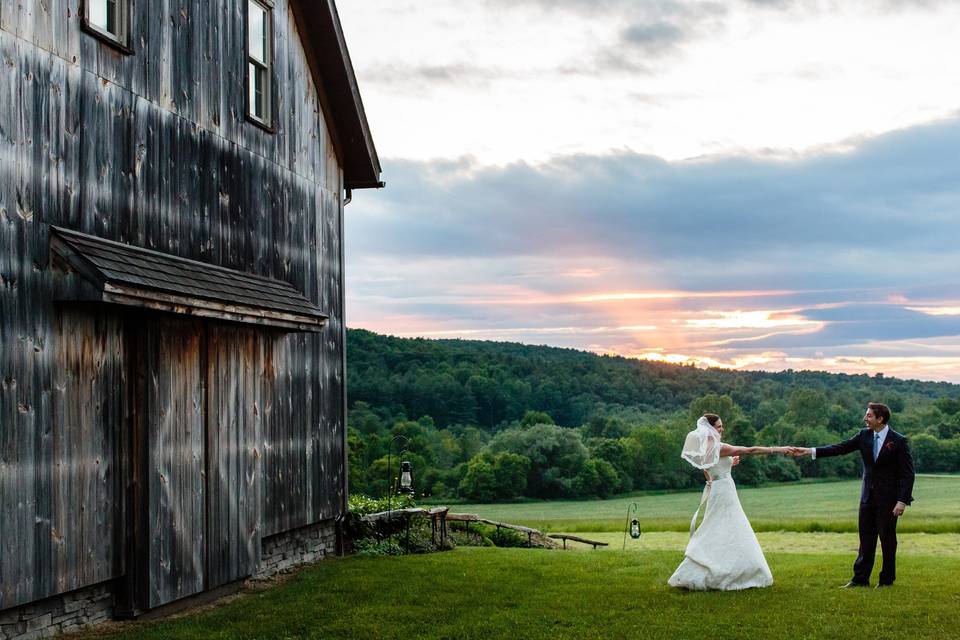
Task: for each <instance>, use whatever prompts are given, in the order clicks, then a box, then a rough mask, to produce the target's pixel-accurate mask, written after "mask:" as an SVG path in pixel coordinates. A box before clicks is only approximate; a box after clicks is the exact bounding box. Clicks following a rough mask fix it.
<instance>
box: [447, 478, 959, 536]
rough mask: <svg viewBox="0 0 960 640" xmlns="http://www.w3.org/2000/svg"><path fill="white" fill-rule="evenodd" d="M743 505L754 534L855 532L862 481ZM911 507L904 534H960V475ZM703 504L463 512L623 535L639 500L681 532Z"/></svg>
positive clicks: (619, 501) (774, 493) (940, 481)
mask: <svg viewBox="0 0 960 640" xmlns="http://www.w3.org/2000/svg"><path fill="white" fill-rule="evenodd" d="M739 493H740V501H741V503H742V504H743V509H744V511H746V513H747V517H748V518H749V519H750V522H751V523H752V524H753V526H754V529H755V530H757V531H780V530H786V531H846V532H852V531H856V530H857V503H858V499H859V496H860V481H859V480H847V481H840V482H821V483H812V484H785V485H778V486H771V487H760V488H753V487H747V488H740V489H739ZM913 495H914V498H915V499H916V500H915V502H914V504H913V506H911V507H910V508H909V509H908V510H907V514H906V515H905V516H904V517H903V519H901V521H900V525H899V527H900V529H899V530H900V531H903V532H910V531H914V532H928V533H947V532H950V533H960V476H920V477H918V478H917V481H916V485H915V488H914V493H913ZM699 501H700V493H699V492H686V493H666V494H659V495H641V496H637V497H632V498H614V499H611V500H594V501H556V502H526V503H518V504H465V505H457V506H455V507H453V510H454V511H456V512H461V513H477V514H480V515H481V516H483V517H486V518H490V519H493V520H500V521H503V522H512V523H515V524H524V525H527V526H532V527H536V528H538V529H541V530H544V531H568V532H576V531H580V532H586V531H610V532H613V531H622V530H623V523H624V521H625V516H626V511H627V506H628V505H629V504H630V503H632V502H636V503H637V504H638V506H639V517H640V522H641V524H642V526H643V528H644V529H645V530H649V531H657V530H659V531H683V530H686V529H688V528H689V526H690V517H691V516H692V515H693V512H694V511H695V510H696V508H697V504H698V503H699Z"/></svg>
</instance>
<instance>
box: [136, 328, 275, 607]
mask: <svg viewBox="0 0 960 640" xmlns="http://www.w3.org/2000/svg"><path fill="white" fill-rule="evenodd" d="M136 333H137V336H138V337H137V339H136V344H137V352H138V353H139V357H138V362H137V363H136V364H135V365H134V366H135V368H136V371H137V377H136V379H137V384H136V386H135V390H134V407H135V413H134V417H133V424H134V436H133V437H134V442H133V449H134V451H135V452H136V453H135V460H136V461H137V462H135V463H134V465H133V471H134V489H133V503H132V509H131V515H132V526H131V529H132V545H131V546H132V553H133V558H132V562H131V567H132V570H131V581H132V582H133V584H132V590H133V592H134V594H135V595H134V599H135V602H134V603H133V609H131V611H136V610H141V611H142V610H146V609H151V608H153V607H157V606H160V605H163V604H167V603H169V602H173V601H174V600H179V599H180V598H184V597H187V596H191V595H194V594H196V593H199V592H201V591H204V590H206V589H211V588H213V587H217V586H219V585H222V584H226V583H228V582H232V581H234V580H237V579H240V578H243V577H245V576H248V575H250V574H251V573H252V572H253V571H254V569H255V568H256V566H257V564H258V563H259V561H260V479H259V461H260V451H259V440H260V426H259V407H258V404H259V403H258V393H259V388H260V385H259V384H258V382H257V380H258V378H259V376H258V371H257V366H258V362H260V360H261V359H260V358H259V346H258V345H259V344H260V341H259V340H258V336H257V333H256V332H255V331H253V330H250V329H245V328H239V327H233V326H226V325H224V326H217V325H213V324H210V323H207V322H202V321H197V320H182V319H176V318H173V317H170V318H166V317H161V318H151V319H149V320H147V321H145V322H143V323H142V325H141V326H139V327H138V329H137V332H136Z"/></svg>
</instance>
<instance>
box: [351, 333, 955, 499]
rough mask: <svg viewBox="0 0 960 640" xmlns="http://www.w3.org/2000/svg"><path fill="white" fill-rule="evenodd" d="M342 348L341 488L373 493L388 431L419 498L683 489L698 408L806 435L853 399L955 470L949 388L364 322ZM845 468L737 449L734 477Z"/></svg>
mask: <svg viewBox="0 0 960 640" xmlns="http://www.w3.org/2000/svg"><path fill="white" fill-rule="evenodd" d="M347 348H348V394H349V402H350V410H349V413H348V449H349V457H350V458H349V465H350V490H351V493H367V494H371V495H382V494H383V493H384V492H385V490H386V483H387V463H388V460H387V453H388V451H387V449H388V446H389V443H390V442H391V440H392V439H394V437H395V436H404V438H405V439H406V440H405V441H406V442H408V443H409V444H408V445H407V451H406V452H405V453H404V454H403V458H404V459H406V460H408V461H410V462H411V464H412V465H413V468H414V477H415V482H414V485H415V490H416V491H417V493H418V495H423V496H428V497H436V498H444V499H455V498H459V499H465V500H476V501H483V502H486V501H497V500H510V499H516V498H521V497H528V498H542V499H557V498H594V497H601V498H603V497H609V496H612V495H617V494H620V493H625V492H629V491H634V490H640V489H682V488H685V487H695V486H699V485H700V484H702V476H700V475H698V474H697V473H695V472H694V470H693V469H691V468H690V467H689V466H687V465H685V464H682V463H681V461H680V459H679V451H680V447H681V445H682V443H683V438H684V436H685V435H686V433H687V432H688V431H689V430H690V429H691V428H692V426H693V424H694V422H695V421H696V418H697V417H699V416H700V415H702V414H703V413H705V412H713V413H717V414H719V415H721V416H722V417H723V419H724V425H725V426H726V434H725V436H724V438H725V440H727V441H729V442H733V443H736V444H741V445H753V444H761V445H773V444H796V445H801V446H815V445H820V444H829V443H832V442H836V441H838V440H839V439H841V438H844V437H849V436H850V435H852V434H853V433H854V432H855V431H856V430H857V429H858V428H860V426H861V418H862V415H863V412H864V407H865V405H866V403H867V402H868V401H880V402H885V403H886V404H888V405H889V406H890V407H891V409H892V411H893V414H894V416H893V420H892V421H891V426H892V427H893V428H894V429H896V430H897V431H900V432H901V433H904V434H906V435H907V436H908V437H909V438H910V441H911V445H912V447H913V451H914V458H915V461H916V464H917V469H918V471H921V472H954V471H958V470H960V385H953V384H948V383H933V382H922V381H917V380H899V379H893V378H885V377H884V376H882V375H877V376H865V375H845V374H829V373H823V372H807V371H804V372H797V371H786V372H780V373H764V372H741V371H728V370H721V369H698V368H695V367H690V366H679V365H670V364H665V363H656V362H646V361H639V360H635V359H628V358H621V357H616V356H598V355H595V354H591V353H587V352H582V351H576V350H572V349H559V348H554V347H543V346H528V345H520V344H514V343H498V342H485V341H466V340H426V339H403V338H395V337H390V336H383V335H378V334H375V333H372V332H369V331H364V330H349V331H348V333H347ZM402 442H404V440H403V439H398V440H397V441H396V443H397V444H399V443H402ZM398 453H399V452H397V451H396V448H394V451H393V454H394V456H397V454H398ZM398 459H399V458H397V457H395V458H394V460H395V462H394V463H393V469H394V470H396V469H397V462H396V460H398ZM859 472H860V462H859V459H858V458H856V457H854V456H846V457H842V458H831V459H825V460H820V461H817V462H813V461H810V460H803V459H799V460H798V459H792V458H781V457H769V458H752V459H747V460H744V461H743V463H742V464H741V466H740V467H739V468H738V473H737V481H738V482H739V483H741V484H750V485H759V484H763V483H764V482H771V481H778V482H783V481H792V480H799V479H801V478H814V477H856V476H858V475H859ZM393 475H396V472H395V471H394V474H393Z"/></svg>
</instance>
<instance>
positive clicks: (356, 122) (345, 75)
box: [290, 0, 384, 189]
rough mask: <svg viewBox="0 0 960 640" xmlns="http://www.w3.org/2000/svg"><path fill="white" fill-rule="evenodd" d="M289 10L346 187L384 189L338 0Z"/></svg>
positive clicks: (308, 1) (296, 4) (300, 3)
mask: <svg viewBox="0 0 960 640" xmlns="http://www.w3.org/2000/svg"><path fill="white" fill-rule="evenodd" d="M290 6H291V7H292V8H293V11H294V16H295V17H296V19H297V23H298V26H299V27H300V32H301V36H302V39H303V46H304V48H305V49H306V51H307V59H308V60H309V62H310V71H311V73H312V74H313V79H314V82H315V84H316V85H317V89H318V91H319V92H320V103H321V105H322V106H323V111H324V115H325V116H326V118H327V121H328V122H329V123H330V124H331V129H332V132H331V133H332V136H333V143H334V147H335V148H336V150H337V155H338V156H339V157H340V161H341V163H342V164H343V177H344V186H345V187H346V188H347V189H367V188H379V187H382V186H384V185H383V183H382V182H381V181H380V172H381V169H380V159H379V158H378V157H377V149H376V147H374V145H373V137H372V136H371V135H370V126H369V125H368V124H367V115H366V113H365V112H364V110H363V101H362V100H361V99H360V89H359V87H358V86H357V77H356V75H354V72H353V63H351V62H350V53H349V52H348V51H347V42H346V40H345V39H344V37H343V29H342V28H341V26H340V17H339V15H338V14H337V7H336V4H335V3H334V0H294V1H293V2H291V3H290Z"/></svg>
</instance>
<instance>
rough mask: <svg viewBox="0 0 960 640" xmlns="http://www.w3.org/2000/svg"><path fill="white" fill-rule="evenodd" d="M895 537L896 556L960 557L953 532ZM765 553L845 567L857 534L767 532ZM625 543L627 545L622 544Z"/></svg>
mask: <svg viewBox="0 0 960 640" xmlns="http://www.w3.org/2000/svg"><path fill="white" fill-rule="evenodd" d="M577 535H578V536H580V537H584V538H588V539H590V540H597V541H599V542H606V543H607V544H608V545H610V546H608V547H599V549H598V550H604V551H620V550H623V549H624V548H625V549H626V550H627V551H676V552H678V553H682V552H683V550H684V549H685V548H686V546H687V541H688V540H689V539H690V534H689V533H688V532H686V531H684V532H680V531H653V532H647V533H644V534H643V535H641V536H640V538H639V539H637V540H634V539H632V538H630V537H629V536H627V539H626V541H624V537H623V532H622V531H621V532H617V533H612V532H582V533H577ZM897 538H898V547H897V557H898V558H902V557H908V556H909V557H912V556H940V557H947V558H960V534H956V533H936V534H930V533H906V534H900V535H898V536H897ZM757 539H758V540H759V541H760V546H761V547H762V548H763V550H764V552H765V553H807V554H810V553H816V554H828V555H831V554H838V553H839V554H842V553H846V554H847V560H848V561H849V562H848V564H852V563H853V559H854V557H855V556H856V555H857V547H858V546H859V542H858V537H857V534H856V533H800V532H797V531H768V532H760V533H758V534H757ZM624 542H626V545H624ZM567 548H568V549H570V550H592V549H593V547H591V546H590V545H583V544H579V543H575V542H567Z"/></svg>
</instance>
